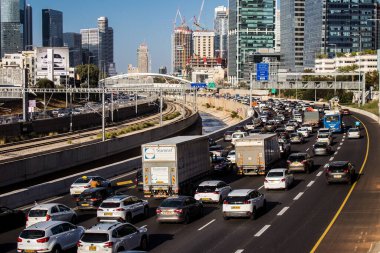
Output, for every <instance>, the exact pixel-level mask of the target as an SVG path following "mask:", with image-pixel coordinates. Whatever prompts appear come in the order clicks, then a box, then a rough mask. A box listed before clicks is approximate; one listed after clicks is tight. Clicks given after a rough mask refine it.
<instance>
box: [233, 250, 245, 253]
mask: <svg viewBox="0 0 380 253" xmlns="http://www.w3.org/2000/svg"><path fill="white" fill-rule="evenodd" d="M243 251H244V250H243V249H238V250H237V251H235V253H242V252H243Z"/></svg>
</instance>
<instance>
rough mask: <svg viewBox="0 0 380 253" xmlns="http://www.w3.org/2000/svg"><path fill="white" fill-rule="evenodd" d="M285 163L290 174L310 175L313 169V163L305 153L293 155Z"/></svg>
mask: <svg viewBox="0 0 380 253" xmlns="http://www.w3.org/2000/svg"><path fill="white" fill-rule="evenodd" d="M287 163H288V170H289V171H290V172H296V171H303V172H306V173H310V172H311V170H312V169H313V167H314V161H313V159H311V158H310V156H309V155H308V154H307V153H293V154H291V155H290V156H289V157H288V160H287Z"/></svg>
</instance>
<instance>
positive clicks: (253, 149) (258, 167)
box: [235, 134, 281, 175]
mask: <svg viewBox="0 0 380 253" xmlns="http://www.w3.org/2000/svg"><path fill="white" fill-rule="evenodd" d="M235 152H236V165H237V167H238V175H265V173H266V171H268V170H269V169H270V168H271V166H272V165H273V164H274V163H276V162H277V161H279V159H280V158H281V153H280V147H279V143H278V140H277V135H276V134H259V135H254V136H248V137H245V138H243V139H239V140H236V144H235Z"/></svg>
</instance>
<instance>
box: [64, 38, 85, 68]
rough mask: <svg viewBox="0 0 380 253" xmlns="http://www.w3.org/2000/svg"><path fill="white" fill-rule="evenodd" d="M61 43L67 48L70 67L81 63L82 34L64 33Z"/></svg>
mask: <svg viewBox="0 0 380 253" xmlns="http://www.w3.org/2000/svg"><path fill="white" fill-rule="evenodd" d="M63 45H64V46H65V47H68V48H69V57H70V67H75V66H78V65H80V64H82V62H83V60H82V35H81V34H80V33H72V32H69V33H64V34H63Z"/></svg>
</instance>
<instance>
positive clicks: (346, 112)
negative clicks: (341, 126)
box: [340, 109, 351, 115]
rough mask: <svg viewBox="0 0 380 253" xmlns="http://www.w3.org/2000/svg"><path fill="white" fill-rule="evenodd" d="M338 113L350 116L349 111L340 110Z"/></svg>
mask: <svg viewBox="0 0 380 253" xmlns="http://www.w3.org/2000/svg"><path fill="white" fill-rule="evenodd" d="M340 113H341V114H342V115H350V114H351V112H350V110H349V109H341V110H340Z"/></svg>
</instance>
